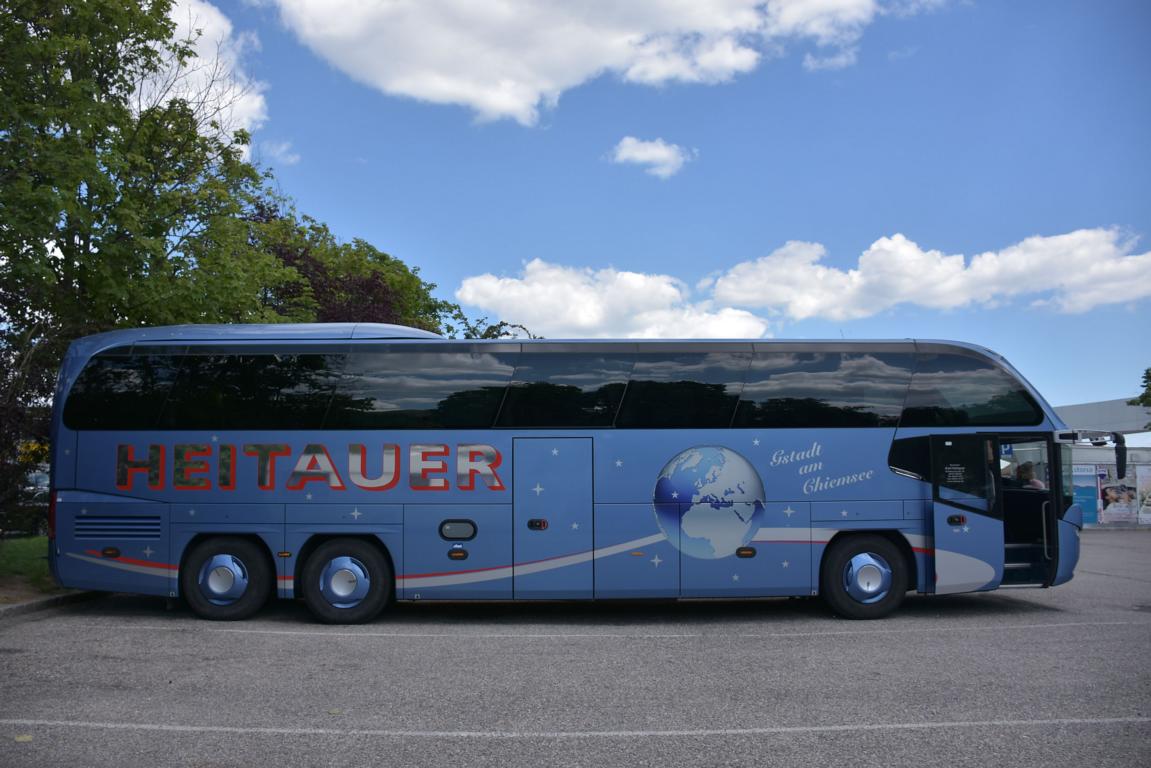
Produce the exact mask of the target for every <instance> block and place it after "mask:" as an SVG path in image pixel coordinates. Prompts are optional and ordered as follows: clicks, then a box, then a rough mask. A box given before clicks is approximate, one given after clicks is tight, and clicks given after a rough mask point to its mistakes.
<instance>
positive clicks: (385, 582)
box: [300, 539, 392, 624]
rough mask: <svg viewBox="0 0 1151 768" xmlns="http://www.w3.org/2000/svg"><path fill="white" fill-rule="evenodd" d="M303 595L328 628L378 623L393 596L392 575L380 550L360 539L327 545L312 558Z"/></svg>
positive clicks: (306, 565) (303, 576)
mask: <svg viewBox="0 0 1151 768" xmlns="http://www.w3.org/2000/svg"><path fill="white" fill-rule="evenodd" d="M301 581H302V582H303V583H302V584H301V585H300V591H301V592H302V593H303V595H304V602H305V603H307V605H308V610H310V611H311V612H312V615H313V616H315V617H316V618H317V619H318V620H319V621H322V622H324V623H325V624H363V623H364V622H367V621H371V620H372V619H374V618H375V617H376V616H377V615H378V614H379V613H380V611H381V610H383V607H384V604H385V603H387V601H388V597H389V596H390V595H391V593H392V571H391V568H389V567H388V561H387V559H386V558H385V557H384V556H383V554H382V553H381V552H380V550H379V549H378V548H377V547H374V546H372V545H371V544H369V543H368V542H366V541H361V540H359V539H333V540H332V541H326V542H324V543H323V544H321V545H320V546H318V547H316V550H315V551H314V552H312V554H311V555H310V556H309V557H308V560H307V562H305V563H304V570H303V573H302V574H301Z"/></svg>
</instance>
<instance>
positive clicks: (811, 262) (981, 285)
mask: <svg viewBox="0 0 1151 768" xmlns="http://www.w3.org/2000/svg"><path fill="white" fill-rule="evenodd" d="M1135 246H1136V243H1135V240H1134V239H1132V238H1128V237H1124V236H1123V234H1122V233H1120V232H1119V231H1118V230H1115V229H1080V230H1076V231H1074V232H1069V233H1067V234H1064V235H1055V236H1051V237H1040V236H1036V237H1029V238H1027V239H1025V240H1023V241H1022V242H1019V243H1016V244H1015V245H1011V246H1009V247H1007V248H1004V249H1002V250H999V251H988V252H986V253H980V254H977V255H975V256H973V257H971V258H970V259H967V258H965V257H964V256H962V255H948V254H944V253H942V252H941V251H934V250H923V249H922V248H921V247H920V246H919V245H917V244H916V243H914V242H912V241H911V240H909V239H907V238H906V237H905V236H903V235H901V234H896V235H892V236H891V237H884V238H880V239H879V240H876V241H875V242H874V243H872V244H871V246H870V247H869V248H868V249H867V250H866V251H864V252H863V254H862V255H860V257H859V261H858V263H857V265H856V266H855V268H853V269H839V268H837V267H832V266H826V265H824V264H822V263H820V262H821V261H822V260H823V258H824V257H825V256H826V255H827V251H826V249H825V248H824V247H823V246H822V245H820V244H818V243H804V242H796V241H792V242H789V243H787V244H786V245H784V246H783V247H782V248H779V249H778V250H776V251H775V252H773V253H771V254H769V255H768V256H765V257H763V258H760V259H757V260H755V261H747V262H743V263H741V264H737V265H736V266H734V267H732V268H731V269H729V270H727V272H726V273H724V274H723V275H722V276H720V277H719V278H718V279H717V280H716V282H715V286H714V289H713V297H714V299H715V301H717V302H720V303H723V304H730V305H735V306H743V307H756V308H763V309H767V310H769V311H770V312H771V313H773V314H783V315H786V316H787V317H789V318H790V319H792V320H803V319H807V318H813V317H819V318H824V319H828V320H851V319H855V318H862V317H869V316H871V315H875V314H877V313H880V312H883V311H885V310H887V309H890V308H892V307H895V306H897V305H899V304H915V305H919V306H923V307H928V308H931V309H956V308H959V307H965V306H970V305H977V304H982V305H991V304H994V303H997V302H1003V301H1006V300H1009V299H1014V298H1020V297H1030V298H1031V301H1032V303H1033V304H1035V305H1044V306H1052V307H1054V308H1056V309H1057V310H1058V311H1061V312H1068V313H1076V312H1087V311H1089V310H1091V309H1094V308H1095V307H1099V306H1103V305H1107V304H1118V303H1125V302H1130V301H1136V300H1139V299H1144V298H1147V297H1149V296H1151V251H1149V252H1145V253H1141V254H1136V253H1134V251H1135Z"/></svg>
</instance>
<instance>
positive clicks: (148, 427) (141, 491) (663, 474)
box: [50, 324, 1082, 623]
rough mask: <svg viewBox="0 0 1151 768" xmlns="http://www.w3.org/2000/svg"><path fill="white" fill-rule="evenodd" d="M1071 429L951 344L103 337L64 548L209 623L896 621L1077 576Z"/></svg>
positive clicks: (57, 521)
mask: <svg viewBox="0 0 1151 768" xmlns="http://www.w3.org/2000/svg"><path fill="white" fill-rule="evenodd" d="M1063 429H1065V427H1064V425H1063V424H1061V423H1060V421H1059V419H1058V418H1057V417H1056V415H1055V414H1054V412H1053V410H1052V409H1051V408H1050V406H1048V405H1047V404H1046V403H1044V401H1043V400H1042V398H1041V397H1040V396H1039V395H1038V394H1037V393H1036V392H1035V391H1034V389H1032V387H1031V386H1030V385H1029V384H1028V383H1027V382H1026V381H1024V379H1023V378H1022V377H1021V376H1020V375H1019V374H1018V373H1017V372H1016V371H1014V370H1013V369H1012V368H1011V367H1010V366H1009V365H1008V364H1007V362H1006V361H1005V360H1003V359H1002V358H1001V357H999V356H997V355H995V354H994V353H992V352H989V351H988V350H985V349H982V348H977V347H974V346H970V345H965V344H958V343H951V342H934V341H911V340H908V341H881V342H848V341H820V342H807V341H755V342H735V341H547V340H533V341H459V340H448V339H443V338H441V337H438V336H436V335H434V334H431V333H427V332H425V331H420V330H416V329H412V328H404V327H399V326H389V325H379V324H324V325H247V326H245V325H237V326H211V325H204V326H176V327H167V328H147V329H134V330H123V331H113V332H110V333H104V334H99V335H96V336H90V337H86V338H83V339H80V340H78V341H76V342H74V343H73V344H72V346H71V348H70V349H69V351H68V353H67V356H66V359H65V361H64V365H63V368H62V371H61V374H60V379H59V384H58V389H57V392H56V398H55V408H54V416H53V434H52V483H53V493H52V506H51V510H50V517H51V524H50V528H51V537H52V538H51V563H52V568H53V572H54V574H55V575H56V578H57V580H58V581H59V582H60V583H61V584H62V585H64V586H68V587H79V588H86V589H98V590H112V591H121V592H134V593H142V594H151V595H164V596H171V597H177V596H179V597H182V598H184V599H185V600H186V601H187V603H188V605H189V606H190V607H191V609H192V610H193V611H194V612H195V613H196V614H197V615H199V616H202V617H204V618H207V619H240V618H245V617H248V616H250V615H252V614H253V613H254V612H256V611H257V610H259V609H260V608H261V606H263V605H264V604H265V603H266V602H267V601H268V599H269V598H270V597H271V596H272V595H273V594H275V595H277V596H278V597H280V598H297V597H302V598H303V600H304V601H305V602H306V603H307V605H308V607H309V609H310V610H311V612H312V613H313V614H314V615H315V617H316V618H317V619H318V620H320V621H324V622H332V623H352V622H365V621H369V620H371V619H373V618H374V617H376V616H377V614H378V613H379V612H380V611H381V610H382V609H383V608H384V607H385V605H387V604H388V603H389V601H391V600H393V599H396V600H408V601H415V600H455V601H459V600H586V599H613V598H633V599H634V598H696V597H718V598H739V597H765V596H813V595H822V596H823V598H824V599H825V600H826V602H827V603H828V604H829V606H830V607H831V608H832V609H833V610H834V611H835V612H837V613H839V614H840V615H843V616H846V617H851V618H878V617H881V616H884V615H886V614H888V613H890V612H891V611H892V610H894V609H895V608H896V607H897V606H898V605H899V604H900V602H901V601H902V600H903V598H904V596H905V594H906V593H907V592H908V591H910V590H916V591H918V592H920V593H933V594H944V593H953V592H969V591H981V590H991V589H995V588H997V587H999V586H1033V587H1049V586H1054V585H1058V584H1062V583H1064V582H1066V581H1068V580H1069V579H1071V577H1072V571H1073V569H1074V567H1075V564H1076V561H1077V560H1078V557H1079V529H1080V527H1081V519H1082V518H1081V511H1080V509H1079V508H1078V507H1077V506H1076V505H1075V504H1074V502H1073V497H1072V489H1071V459H1070V448H1069V446H1068V445H1067V444H1066V442H1065V440H1066V439H1067V437H1068V436H1067V434H1063V435H1061V434H1060V432H1059V430H1063ZM1071 436H1072V437H1073V436H1074V433H1071ZM1060 438H1063V440H1064V442H1061V440H1060Z"/></svg>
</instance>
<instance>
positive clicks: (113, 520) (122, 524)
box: [76, 515, 160, 539]
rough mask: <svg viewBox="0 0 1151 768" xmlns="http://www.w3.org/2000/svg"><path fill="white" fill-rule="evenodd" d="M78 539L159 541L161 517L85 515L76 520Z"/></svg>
mask: <svg viewBox="0 0 1151 768" xmlns="http://www.w3.org/2000/svg"><path fill="white" fill-rule="evenodd" d="M76 538H77V539H158V538H160V516H159V515H85V516H83V517H77V518H76Z"/></svg>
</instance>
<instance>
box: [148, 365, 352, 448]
mask: <svg viewBox="0 0 1151 768" xmlns="http://www.w3.org/2000/svg"><path fill="white" fill-rule="evenodd" d="M343 365H344V355H342V354H331V353H320V352H314V353H313V352H300V351H288V350H285V351H284V352H272V351H260V352H246V351H245V352H242V353H236V352H234V351H229V350H227V349H223V348H203V347H189V349H188V352H187V354H186V355H185V356H184V364H183V366H182V368H181V370H180V376H179V378H178V380H177V381H176V385H175V386H174V387H173V389H172V394H171V396H170V397H169V398H168V402H167V405H166V406H165V407H164V411H163V415H162V416H161V418H160V427H161V428H164V429H318V428H319V427H320V426H321V424H322V423H323V420H324V414H325V413H326V412H327V410H328V405H329V403H330V402H331V400H332V393H333V389H334V385H335V381H336V377H337V376H338V375H339V372H340V370H341V369H342V368H343Z"/></svg>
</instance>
